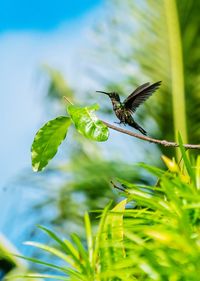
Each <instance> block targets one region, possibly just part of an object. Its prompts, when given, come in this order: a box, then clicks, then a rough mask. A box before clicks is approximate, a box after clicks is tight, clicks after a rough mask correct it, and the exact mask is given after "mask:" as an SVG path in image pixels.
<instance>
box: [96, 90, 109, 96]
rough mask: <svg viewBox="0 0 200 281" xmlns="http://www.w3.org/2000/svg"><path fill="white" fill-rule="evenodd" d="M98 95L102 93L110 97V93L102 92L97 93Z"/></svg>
mask: <svg viewBox="0 0 200 281" xmlns="http://www.w3.org/2000/svg"><path fill="white" fill-rule="evenodd" d="M96 93H102V94H105V95H107V96H109V93H106V92H102V91H96Z"/></svg>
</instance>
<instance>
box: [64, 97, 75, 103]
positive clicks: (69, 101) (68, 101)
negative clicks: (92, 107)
mask: <svg viewBox="0 0 200 281" xmlns="http://www.w3.org/2000/svg"><path fill="white" fill-rule="evenodd" d="M63 98H64V99H65V100H66V101H67V102H68V103H70V104H71V105H73V103H72V102H71V101H70V100H69V99H68V98H67V97H66V96H63Z"/></svg>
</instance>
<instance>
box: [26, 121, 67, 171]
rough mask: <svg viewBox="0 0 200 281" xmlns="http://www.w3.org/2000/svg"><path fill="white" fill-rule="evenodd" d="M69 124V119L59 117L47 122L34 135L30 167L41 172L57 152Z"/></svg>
mask: <svg viewBox="0 0 200 281" xmlns="http://www.w3.org/2000/svg"><path fill="white" fill-rule="evenodd" d="M70 124H71V120H70V118H69V117H66V116H60V117H57V118H55V119H53V120H50V121H49V122H47V123H46V124H45V125H44V126H43V127H42V128H41V129H40V130H39V131H38V132H37V134H36V135H35V138H34V141H33V144H32V147H31V154H32V167H33V170H34V171H35V172H38V171H41V170H42V169H43V168H44V167H46V165H47V164H48V162H49V160H51V159H52V158H53V157H54V155H55V154H56V152H57V150H58V146H59V145H60V144H61V142H62V141H63V140H64V139H65V137H66V133H67V130H68V128H69V126H70Z"/></svg>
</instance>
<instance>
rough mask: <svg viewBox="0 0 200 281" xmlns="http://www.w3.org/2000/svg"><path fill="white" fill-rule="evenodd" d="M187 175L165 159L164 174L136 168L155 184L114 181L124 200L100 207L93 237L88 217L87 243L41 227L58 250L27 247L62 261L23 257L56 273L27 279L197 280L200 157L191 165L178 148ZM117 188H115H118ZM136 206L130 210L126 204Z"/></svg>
mask: <svg viewBox="0 0 200 281" xmlns="http://www.w3.org/2000/svg"><path fill="white" fill-rule="evenodd" d="M181 153H182V157H183V163H184V166H185V172H183V170H182V168H180V167H179V165H178V163H175V162H174V161H172V160H171V159H169V158H166V157H165V158H164V160H165V163H166V164H167V167H168V168H169V170H168V171H166V170H162V169H160V168H157V167H154V166H150V165H146V164H140V168H141V169H143V168H144V169H145V170H147V171H148V172H149V173H151V174H153V175H154V176H156V177H157V178H158V181H157V184H156V185H153V186H151V185H144V184H143V185H141V184H135V183H134V182H128V181H124V180H121V179H118V184H119V183H121V187H120V189H121V188H122V189H123V188H124V192H122V193H123V196H125V197H127V198H126V199H124V200H122V201H121V202H120V203H118V204H117V205H116V206H115V207H114V208H113V209H111V210H110V204H109V205H107V207H105V208H104V210H103V212H102V213H101V218H100V220H99V224H98V229H97V231H96V232H95V234H93V232H92V228H91V222H90V219H89V216H88V214H87V213H86V215H85V217H84V219H85V230H86V239H85V242H84V243H83V242H81V240H80V238H79V237H78V236H77V235H76V234H72V235H71V239H70V240H62V239H60V238H59V236H57V235H56V234H55V233H54V232H52V231H51V230H49V229H47V228H44V227H41V228H42V230H43V231H45V232H46V233H47V234H48V236H50V237H51V238H52V239H53V240H54V241H55V243H56V245H57V246H54V247H50V246H48V245H45V244H41V243H36V242H28V243H27V244H28V245H31V246H34V247H37V248H39V249H41V250H43V251H45V252H48V253H50V254H52V255H54V256H55V257H59V259H60V260H61V261H62V262H61V263H60V264H58V265H56V264H54V263H51V264H50V263H46V262H45V261H43V260H37V259H32V258H26V257H22V258H24V259H27V260H29V261H32V262H34V263H39V264H43V265H44V266H45V267H48V268H53V269H56V270H57V271H58V273H59V272H60V274H61V275H60V274H58V275H56V276H54V275H46V274H45V275H43V274H41V275H40V274H37V275H33V274H28V275H25V277H28V276H29V277H34V276H35V277H36V276H38V277H42V278H45V279H48V278H55V279H56V280H73V281H78V280H79V281H80V280H82V281H86V280H87V281H89V280H91V281H94V280H97V281H120V280H121V281H122V280H123V281H127V280H134V281H136V280H140V281H142V280H155V281H161V280H169V281H172V280H173V281H174V280H176V281H188V280H191V281H197V280H199V274H200V266H199V259H200V244H199V241H200V236H199V221H200V212H199V207H200V204H199V202H200V192H199V191H200V186H199V183H200V173H199V171H200V166H199V164H200V158H199V157H198V158H197V160H196V161H195V162H194V160H193V163H194V164H192V163H191V160H190V159H189V157H188V156H187V155H186V154H185V151H184V149H183V147H181ZM116 188H117V186H116ZM131 203H133V204H135V207H134V208H130V204H131Z"/></svg>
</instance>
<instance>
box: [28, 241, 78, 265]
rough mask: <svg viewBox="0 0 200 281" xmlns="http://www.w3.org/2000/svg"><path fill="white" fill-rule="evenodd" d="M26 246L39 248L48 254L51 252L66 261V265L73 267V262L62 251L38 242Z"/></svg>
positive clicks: (29, 242) (30, 242)
mask: <svg viewBox="0 0 200 281" xmlns="http://www.w3.org/2000/svg"><path fill="white" fill-rule="evenodd" d="M24 244H25V245H29V246H33V247H36V248H39V249H41V250H44V251H46V252H49V253H51V254H53V255H54V256H57V257H59V258H60V259H62V260H64V261H65V262H66V263H68V264H70V265H72V266H73V264H74V263H73V260H72V259H71V258H70V257H69V256H68V255H66V254H64V253H62V252H61V251H59V250H58V249H56V248H54V247H51V246H48V245H45V244H42V243H38V242H32V241H27V242H25V243H24Z"/></svg>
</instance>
